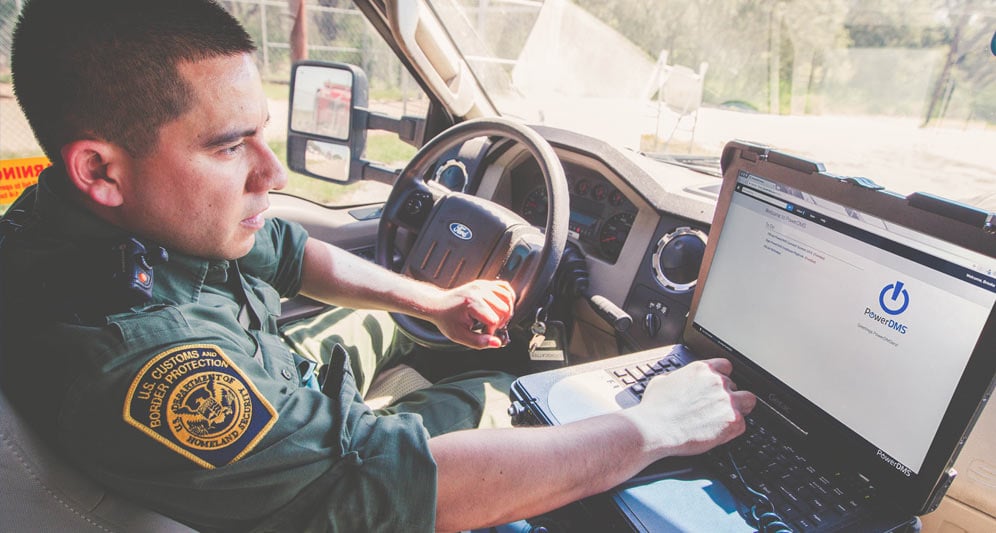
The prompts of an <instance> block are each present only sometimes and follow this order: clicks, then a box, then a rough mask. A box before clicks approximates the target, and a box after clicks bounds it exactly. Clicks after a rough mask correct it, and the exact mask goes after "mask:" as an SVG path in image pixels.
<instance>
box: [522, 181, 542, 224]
mask: <svg viewBox="0 0 996 533" xmlns="http://www.w3.org/2000/svg"><path fill="white" fill-rule="evenodd" d="M547 209H549V205H548V204H547V199H546V186H544V185H540V186H539V187H536V188H535V189H533V190H531V191H529V194H527V195H526V199H525V200H523V201H522V210H521V212H520V213H519V214H521V215H522V218H524V219H526V221H528V222H529V223H530V224H532V225H534V226H546V211H547Z"/></svg>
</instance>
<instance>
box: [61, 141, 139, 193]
mask: <svg viewBox="0 0 996 533" xmlns="http://www.w3.org/2000/svg"><path fill="white" fill-rule="evenodd" d="M127 158H128V154H127V152H125V150H124V149H122V148H121V147H119V146H117V145H115V144H112V143H109V142H106V141H97V140H92V139H80V140H78V141H73V142H71V143H69V144H67V145H65V146H63V147H62V161H63V162H64V163H65V165H66V174H68V175H69V181H70V182H72V184H73V185H75V186H76V188H77V189H79V190H80V192H82V193H83V194H84V195H85V196H86V197H87V198H89V199H90V200H91V201H93V202H95V203H97V204H99V205H102V206H105V207H117V206H119V205H121V203H122V202H123V201H124V194H123V191H122V187H121V186H122V178H124V173H125V172H126V170H125V169H126V168H127V165H126V160H127Z"/></svg>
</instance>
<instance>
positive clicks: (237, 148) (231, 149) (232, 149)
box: [221, 142, 246, 155]
mask: <svg viewBox="0 0 996 533" xmlns="http://www.w3.org/2000/svg"><path fill="white" fill-rule="evenodd" d="M245 146H246V143H244V142H240V143H239V144H233V145H232V146H228V147H225V148H222V149H221V153H222V154H225V155H230V154H237V153H239V152H241V151H242V149H243V148H245Z"/></svg>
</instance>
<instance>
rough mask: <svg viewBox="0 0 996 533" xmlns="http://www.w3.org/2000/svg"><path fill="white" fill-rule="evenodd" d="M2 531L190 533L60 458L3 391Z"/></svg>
mask: <svg viewBox="0 0 996 533" xmlns="http://www.w3.org/2000/svg"><path fill="white" fill-rule="evenodd" d="M0 529H2V530H4V531H53V532H57V531H73V532H77V531H104V532H107V531H143V532H171V533H172V532H190V531H194V530H192V529H190V528H189V527H187V526H185V525H183V524H181V523H179V522H176V521H174V520H171V519H169V518H167V517H165V516H163V515H161V514H158V513H156V512H153V511H151V510H149V509H146V508H143V507H141V506H139V505H137V504H135V503H133V502H131V501H128V500H126V499H125V498H122V497H120V496H118V495H116V494H113V493H110V492H108V491H107V490H105V489H104V488H102V487H101V486H99V485H97V484H96V483H95V482H94V481H92V480H90V479H88V478H87V477H86V476H84V475H83V473H82V472H80V471H79V470H77V469H76V468H74V467H72V466H71V465H69V464H68V462H67V461H66V460H64V459H62V458H60V457H58V456H57V455H56V454H55V453H54V451H53V450H52V449H51V448H50V447H49V446H48V445H47V444H46V443H44V442H42V440H41V439H40V438H39V437H38V435H36V434H35V433H34V432H33V431H32V430H31V428H30V427H28V425H27V424H26V423H25V421H24V420H23V419H22V418H21V417H20V416H19V415H18V414H17V412H16V411H14V408H13V406H12V405H11V403H10V401H9V400H8V399H7V397H6V396H5V395H4V393H3V391H2V390H0Z"/></svg>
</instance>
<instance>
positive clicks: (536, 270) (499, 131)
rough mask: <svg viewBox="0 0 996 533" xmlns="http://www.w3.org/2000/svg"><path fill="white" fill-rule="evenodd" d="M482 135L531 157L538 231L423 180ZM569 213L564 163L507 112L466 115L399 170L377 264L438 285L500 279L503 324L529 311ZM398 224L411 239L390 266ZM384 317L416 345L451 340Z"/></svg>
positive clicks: (409, 321)
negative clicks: (541, 210)
mask: <svg viewBox="0 0 996 533" xmlns="http://www.w3.org/2000/svg"><path fill="white" fill-rule="evenodd" d="M484 136H488V137H496V138H500V139H509V140H511V141H514V142H516V143H519V144H521V145H522V146H523V147H525V148H526V149H527V150H528V151H529V153H530V154H531V155H532V157H533V158H534V159H535V160H536V162H537V163H538V165H539V168H540V171H541V173H542V174H543V181H544V182H545V184H546V192H547V198H548V202H549V205H548V208H547V213H546V226H545V228H544V229H543V230H540V229H539V228H537V227H535V226H533V225H532V224H530V223H529V222H527V221H526V220H525V219H523V218H522V217H521V216H519V215H518V214H516V213H515V212H513V211H511V210H510V209H507V208H505V207H503V206H501V205H498V204H496V203H494V202H491V201H489V200H485V199H482V198H478V197H476V196H473V195H469V194H464V193H462V192H453V191H450V190H449V189H447V188H445V187H443V186H442V185H439V184H438V183H435V182H433V181H429V182H426V181H425V179H424V176H426V175H427V174H428V172H429V170H430V169H431V168H432V166H433V164H434V163H436V162H437V161H438V160H439V159H440V158H441V157H443V155H444V154H446V153H447V151H449V150H450V149H452V148H454V147H456V146H459V145H461V144H462V143H464V142H466V141H469V140H471V139H475V138H478V137H484ZM569 217H570V197H569V195H568V189H567V179H566V178H565V176H564V167H563V166H562V165H561V163H560V159H559V158H558V157H557V155H556V153H555V152H554V151H553V148H552V147H551V146H550V144H549V143H548V142H547V141H546V140H545V139H544V138H543V137H541V136H540V135H539V134H538V133H536V131H534V130H533V129H531V128H529V127H528V126H526V125H524V124H520V123H518V122H514V121H511V120H507V119H502V118H482V119H474V120H468V121H466V122H461V123H459V124H457V125H455V126H453V127H451V128H449V129H447V130H446V131H444V132H442V133H440V134H439V135H437V136H436V137H435V138H433V139H432V140H431V141H429V142H428V143H427V144H425V146H423V147H422V148H421V149H420V150H419V151H418V152H417V153H416V154H415V156H414V157H413V158H412V160H411V161H410V162H409V163H408V165H406V166H405V168H404V169H403V170H402V171H401V175H400V176H399V177H398V179H397V181H396V182H395V184H394V189H393V190H392V191H391V194H390V196H389V197H388V199H387V203H386V204H385V205H384V209H383V213H382V214H381V218H380V226H379V227H378V231H377V248H376V253H375V259H376V262H377V264H379V265H381V266H383V267H386V268H389V269H392V270H395V271H398V272H400V273H402V274H403V275H405V276H409V277H411V278H414V279H418V280H421V281H426V282H429V283H433V284H435V285H437V286H439V287H443V288H452V287H457V286H459V285H462V284H464V283H467V282H470V281H473V280H475V279H504V280H506V281H508V282H509V283H510V284H511V285H512V288H514V289H515V293H516V296H517V300H516V304H515V313H514V315H513V317H512V320H511V322H509V324H510V325H511V324H517V323H519V322H522V321H523V319H525V318H532V317H530V316H529V312H530V310H533V309H535V307H536V306H537V305H538V304H539V303H540V302H539V299H540V298H541V297H543V295H544V292H545V290H546V288H547V287H548V286H549V285H550V283H551V282H552V281H553V276H554V274H555V273H556V271H557V266H558V265H559V263H560V258H561V256H562V255H563V253H564V247H565V246H566V243H567V223H568V219H569ZM402 228H403V229H405V230H407V232H408V233H409V234H410V235H409V240H413V241H414V242H412V244H411V246H410V248H408V251H407V252H406V254H407V255H405V257H404V260H403V264H401V265H397V264H395V263H396V262H395V260H394V255H395V243H396V241H397V240H398V234H399V230H400V229H402ZM409 240H406V242H409ZM391 316H392V317H393V318H394V321H395V322H396V323H397V325H398V327H399V328H400V329H401V331H402V332H404V333H405V334H406V335H408V336H409V337H411V338H412V339H413V340H414V341H415V342H417V343H419V344H421V345H422V346H426V347H429V348H434V349H452V348H455V347H456V344H455V343H454V342H453V341H451V340H450V339H449V338H447V337H446V336H445V335H443V334H442V333H440V332H439V330H438V329H437V328H436V327H435V326H433V325H432V324H430V323H428V322H426V321H424V320H419V319H417V318H414V317H411V316H408V315H404V314H401V313H391Z"/></svg>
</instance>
